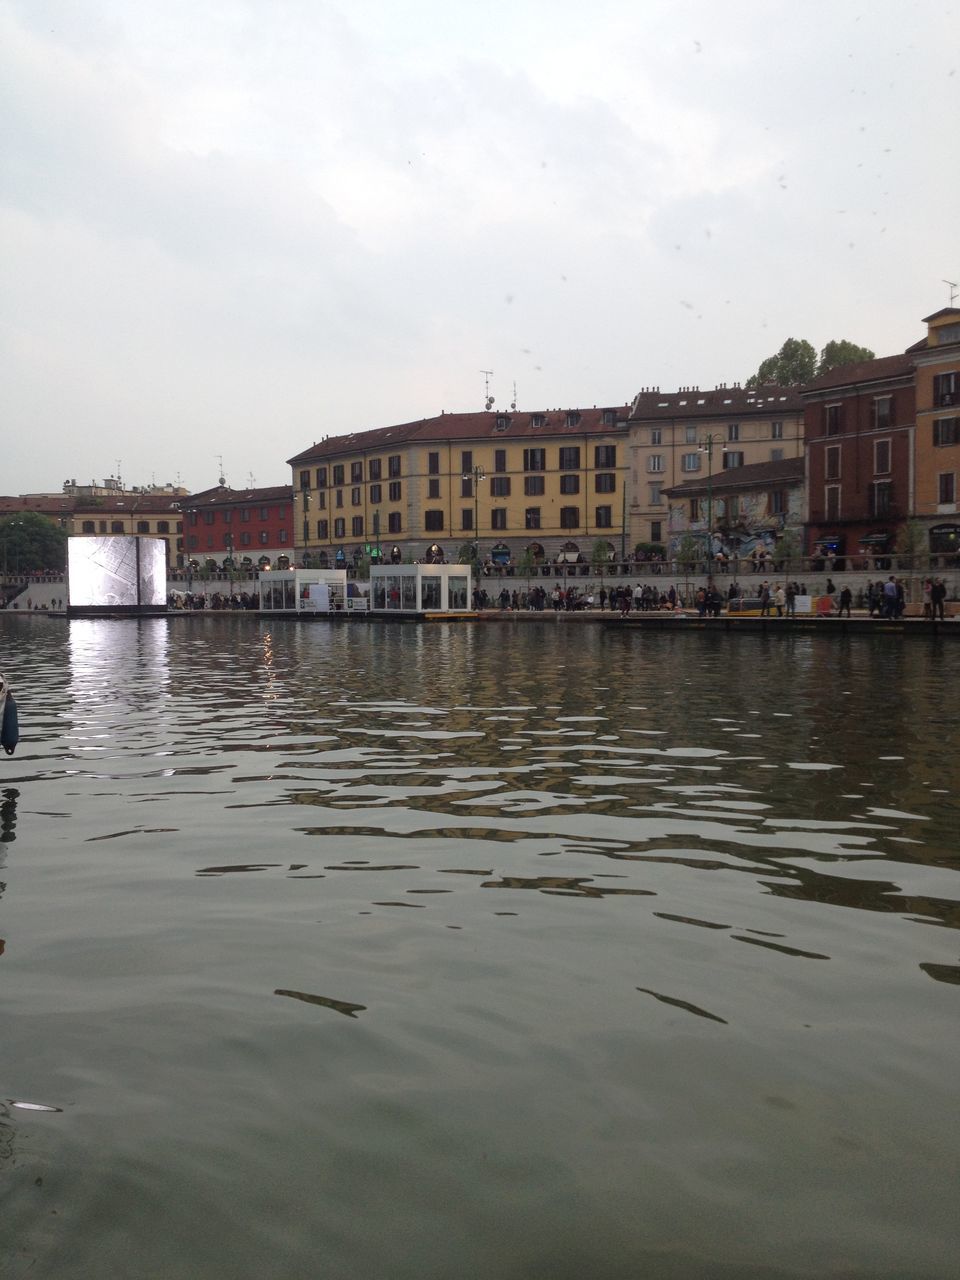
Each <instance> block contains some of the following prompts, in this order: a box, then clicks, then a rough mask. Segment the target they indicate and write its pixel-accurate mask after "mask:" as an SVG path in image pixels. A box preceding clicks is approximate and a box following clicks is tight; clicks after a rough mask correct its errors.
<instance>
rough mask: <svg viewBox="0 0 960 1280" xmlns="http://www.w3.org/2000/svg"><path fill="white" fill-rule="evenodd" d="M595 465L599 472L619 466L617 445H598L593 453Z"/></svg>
mask: <svg viewBox="0 0 960 1280" xmlns="http://www.w3.org/2000/svg"><path fill="white" fill-rule="evenodd" d="M593 465H594V466H595V467H596V469H597V470H598V471H602V470H604V469H605V468H607V467H615V466H616V465H617V446H616V445H615V444H598V445H597V446H596V447H595V448H594V451H593Z"/></svg>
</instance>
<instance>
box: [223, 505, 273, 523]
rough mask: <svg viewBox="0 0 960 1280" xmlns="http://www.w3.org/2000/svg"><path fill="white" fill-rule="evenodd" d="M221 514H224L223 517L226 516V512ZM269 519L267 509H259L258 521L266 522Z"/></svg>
mask: <svg viewBox="0 0 960 1280" xmlns="http://www.w3.org/2000/svg"><path fill="white" fill-rule="evenodd" d="M223 514H224V515H226V514H227V513H226V512H224V513H223ZM269 518H270V512H269V511H268V510H267V508H266V507H261V508H260V519H261V520H268V519H269Z"/></svg>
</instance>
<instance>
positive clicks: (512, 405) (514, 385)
mask: <svg viewBox="0 0 960 1280" xmlns="http://www.w3.org/2000/svg"><path fill="white" fill-rule="evenodd" d="M510 408H511V409H512V410H513V411H514V413H516V411H517V384H516V382H514V384H513V399H512V400H511V401H510Z"/></svg>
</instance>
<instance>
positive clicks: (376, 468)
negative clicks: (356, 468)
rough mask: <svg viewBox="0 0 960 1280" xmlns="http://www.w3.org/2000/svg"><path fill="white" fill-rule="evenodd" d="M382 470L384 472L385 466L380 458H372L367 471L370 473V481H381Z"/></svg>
mask: <svg viewBox="0 0 960 1280" xmlns="http://www.w3.org/2000/svg"><path fill="white" fill-rule="evenodd" d="M382 470H383V464H382V462H381V460H380V458H371V459H370V462H369V464H368V466H367V471H368V472H369V475H370V479H371V480H379V479H380V476H381V472H382Z"/></svg>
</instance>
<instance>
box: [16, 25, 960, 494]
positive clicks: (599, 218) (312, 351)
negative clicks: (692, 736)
mask: <svg viewBox="0 0 960 1280" xmlns="http://www.w3.org/2000/svg"><path fill="white" fill-rule="evenodd" d="M958 13H960V0H944V2H943V3H932V2H919V3H908V2H905V0H870V2H869V3H868V0H862V2H859V0H858V3H847V2H846V0H832V2H830V3H826V2H823V0H807V2H806V3H798V0H791V2H790V3H781V2H780V0H723V2H720V0H687V2H684V0H593V2H592V3H591V4H583V3H582V0H576V2H575V3H574V2H572V0H509V2H502V0H484V3H479V2H478V0H153V2H150V3H147V2H144V0H0V120H2V122H3V123H2V143H0V148H2V152H0V218H2V235H0V243H2V250H0V252H2V267H3V276H2V288H0V361H2V365H0V388H2V389H0V397H2V399H0V412H2V421H3V451H2V459H0V466H2V472H0V475H2V480H0V492H3V493H21V492H35V491H41V490H54V491H57V490H59V489H60V488H61V486H62V484H63V481H64V479H65V478H67V477H69V478H77V480H78V481H80V482H81V483H88V482H89V481H90V480H91V479H92V478H93V477H96V478H97V479H102V478H103V477H104V476H107V475H112V474H114V473H115V472H116V468H117V462H118V460H119V464H120V471H121V474H122V477H123V480H124V482H125V483H126V484H127V485H135V484H136V485H139V484H149V483H151V482H153V481H155V482H157V483H163V482H166V481H173V482H176V481H177V478H178V477H179V478H180V481H181V482H182V483H183V484H185V485H187V486H188V487H189V488H191V489H201V488H206V487H208V486H209V485H211V484H215V483H216V481H217V477H218V475H219V466H220V463H219V460H218V459H219V457H220V456H222V458H223V467H224V473H225V475H226V478H227V481H228V483H229V484H231V485H233V486H234V487H241V486H243V485H246V484H248V483H249V481H250V477H251V475H252V476H253V478H254V482H255V483H256V484H258V485H268V484H280V483H286V482H289V479H290V473H289V468H287V467H286V466H285V460H286V459H287V458H288V457H290V456H292V455H293V454H295V453H297V452H299V451H300V450H302V449H304V448H305V447H307V446H308V445H310V444H311V443H312V442H313V441H314V440H318V439H320V438H322V437H323V436H324V435H339V434H342V433H344V432H346V431H351V430H356V429H359V428H368V427H378V426H387V425H389V424H391V423H395V422H405V421H409V420H411V419H414V418H419V417H425V416H431V415H433V414H436V413H439V412H440V411H441V409H446V410H448V411H451V410H453V411H467V410H476V409H481V408H482V407H483V394H484V376H483V374H482V373H481V372H480V371H481V370H482V369H492V370H493V377H492V379H491V391H492V393H493V394H494V395H495V396H496V403H497V407H501V406H507V405H509V403H510V401H511V400H512V399H513V386H514V383H516V387H517V396H518V402H519V406H520V408H521V409H526V410H531V409H544V408H546V409H550V408H559V407H563V408H567V407H576V406H586V405H593V404H604V405H612V404H621V403H625V402H627V401H629V400H630V399H631V397H632V396H633V395H634V394H635V392H636V391H638V390H639V389H640V388H641V387H642V386H649V385H659V386H661V387H663V388H664V389H667V388H675V387H677V386H679V385H688V384H697V385H700V386H702V387H705V386H710V387H712V386H714V385H715V384H716V383H717V382H722V381H726V382H733V381H736V380H743V379H745V378H747V377H748V376H749V375H750V374H751V373H753V372H754V371H755V370H756V367H757V365H758V364H759V363H760V361H761V360H762V359H763V358H764V357H765V356H767V355H770V354H772V353H773V352H775V351H776V350H777V349H778V348H779V347H780V345H781V344H782V343H783V341H784V339H785V338H787V337H801V338H807V339H809V340H810V341H811V342H812V343H813V344H814V345H815V346H816V347H817V348H818V349H819V348H820V347H822V346H823V345H824V344H825V343H826V342H827V341H828V340H829V339H831V338H841V337H843V338H850V339H852V340H853V341H856V342H859V343H862V344H864V345H866V346H869V347H872V348H873V349H874V350H875V351H876V352H877V354H878V355H886V354H890V353H892V352H895V351H900V350H902V349H903V348H904V347H905V346H907V345H908V344H909V343H910V342H912V341H914V340H915V339H916V338H917V337H919V336H920V334H921V333H922V326H921V325H920V323H919V321H920V319H921V317H922V316H924V315H927V314H928V313H930V312H932V311H935V310H937V309H939V308H940V307H942V306H944V305H946V303H947V301H948V297H949V295H948V290H947V286H946V285H945V284H943V283H942V278H943V277H947V278H949V279H960V235H958V228H960V216H958V215H960V165H958V163H957V157H958V143H957V121H958V120H960V71H958V66H960V52H958V48H960V16H958Z"/></svg>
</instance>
